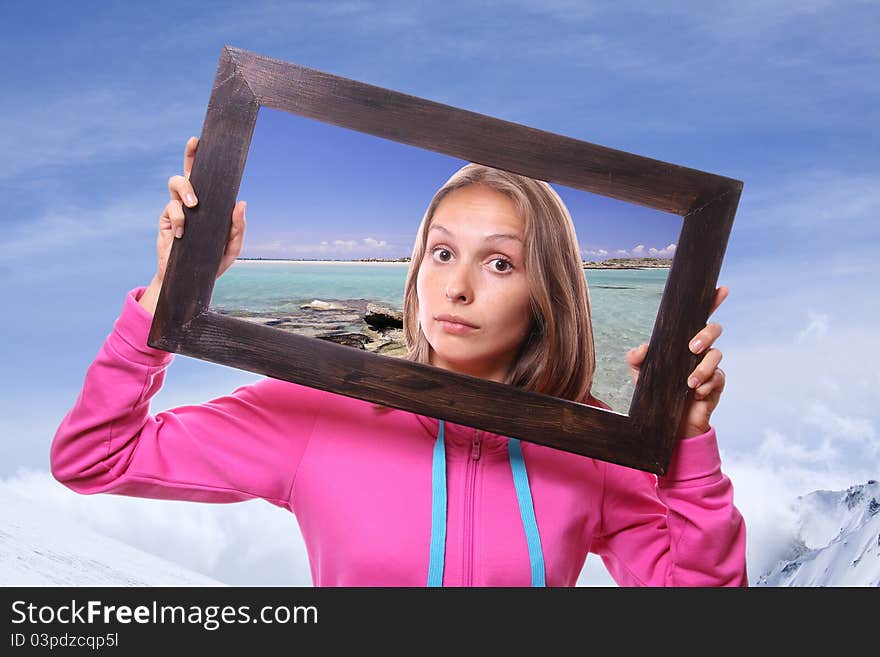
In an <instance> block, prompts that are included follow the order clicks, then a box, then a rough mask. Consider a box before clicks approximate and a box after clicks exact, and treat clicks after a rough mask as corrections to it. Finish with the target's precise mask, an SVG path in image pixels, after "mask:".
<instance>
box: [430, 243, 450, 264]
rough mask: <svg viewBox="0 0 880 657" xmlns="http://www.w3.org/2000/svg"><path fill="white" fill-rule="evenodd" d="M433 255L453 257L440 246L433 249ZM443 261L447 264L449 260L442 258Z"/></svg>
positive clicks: (447, 250)
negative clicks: (442, 254)
mask: <svg viewBox="0 0 880 657" xmlns="http://www.w3.org/2000/svg"><path fill="white" fill-rule="evenodd" d="M431 253H432V254H434V255H437V254H438V253H445V254H447V255H448V256H450V257H451V254H450V253H449V249H444V248H443V247H440V246H438V247H435V248H433V249H431ZM441 261H442V262H446V261H447V260H446V258H445V257H442V256H441Z"/></svg>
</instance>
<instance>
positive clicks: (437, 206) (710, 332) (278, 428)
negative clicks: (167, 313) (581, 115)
mask: <svg viewBox="0 0 880 657" xmlns="http://www.w3.org/2000/svg"><path fill="white" fill-rule="evenodd" d="M197 146H198V140H197V139H196V138H192V139H190V141H189V142H188V143H187V146H186V150H185V155H184V175H182V176H174V177H172V178H171V179H170V181H169V190H170V194H171V200H170V202H169V203H168V205H167V206H166V208H165V211H164V212H163V214H162V216H161V218H160V226H159V237H158V243H157V251H158V268H157V273H156V276H155V277H154V279H153V281H152V282H151V283H150V285H149V286H147V287H138V288H135V289H133V290H131V291H130V292H129V293H128V295H127V296H126V299H125V303H124V306H123V310H122V313H121V315H120V316H119V318H118V319H117V320H116V323H115V325H114V328H113V331H112V332H111V333H110V335H109V336H108V337H107V339H106V341H105V343H104V344H103V346H102V347H101V349H100V352H99V353H98V356H97V358H96V359H95V361H94V362H93V363H92V365H91V366H90V368H89V370H88V372H87V374H86V377H85V381H84V384H83V388H82V391H81V393H80V395H79V397H78V399H77V401H76V404H75V405H74V407H73V408H72V409H71V410H70V411H69V412H68V414H67V415H66V416H65V418H64V419H63V421H62V423H61V425H60V427H59V428H58V431H57V433H56V435H55V438H54V441H53V444H52V449H51V464H52V472H53V474H54V476H55V477H56V478H57V479H58V481H60V482H62V483H64V484H65V485H66V486H68V487H69V488H71V489H73V490H74V491H77V492H80V493H84V494H93V493H114V494H119V495H133V496H139V497H150V498H161V499H176V500H190V501H201V502H215V503H216V502H238V501H242V500H247V499H253V498H262V499H265V500H267V501H269V502H271V503H272V504H276V505H278V506H281V507H283V508H285V509H288V510H289V511H291V512H292V513H294V514H295V515H296V518H297V521H298V523H299V527H300V529H301V531H302V535H303V538H304V540H305V543H306V546H307V549H308V554H309V559H310V565H311V572H312V578H313V582H314V584H315V585H317V586H339V585H347V586H372V585H379V586H426V585H427V586H528V585H535V586H542V585H548V586H573V585H574V584H575V582H576V580H577V577H578V575H579V573H580V572H581V569H582V567H583V565H584V561H585V559H586V557H587V554H588V553H589V552H593V553H595V554H598V555H600V556H601V558H602V559H603V561H604V563H605V565H606V567H607V568H608V570H609V572H610V573H611V575H612V576H613V577H614V579H615V580H616V581H617V582H618V583H619V584H621V585H649V586H674V585H688V586H716V585H738V586H745V585H747V575H746V566H745V525H744V522H743V518H742V516H741V514H740V513H739V511H738V510H737V509H736V507H735V506H734V504H733V489H732V485H731V482H730V480H729V479H728V477H727V476H726V475H724V474H723V473H722V472H721V463H720V458H719V454H718V447H717V443H716V437H715V431H714V428H712V427H711V425H710V423H709V421H710V417H711V414H712V411H713V410H714V408H715V407H716V406H717V404H718V401H719V398H720V394H721V391H722V390H723V388H724V377H723V373H722V371H721V370H720V369H719V368H718V363H719V361H720V359H721V352H720V351H718V350H717V349H716V348H713V347H712V344H713V342H714V341H715V339H716V338H717V337H718V336H719V335H720V333H721V326H720V325H718V324H717V323H712V324H708V325H707V326H706V327H705V328H703V329H702V330H701V331H700V332H699V333H698V334H697V335H696V336H695V337H694V339H693V341H692V342H691V345H690V346H691V348H692V350H693V351H694V352H695V353H702V354H704V357H703V359H702V360H701V362H700V364H699V365H698V366H697V368H696V369H695V371H694V372H693V375H692V377H691V378H692V379H695V380H692V381H690V382H685V381H682V385H690V386H691V387H692V388H695V393H694V395H693V396H692V401H691V402H690V403H689V406H688V408H687V409H686V411H685V414H684V416H683V420H682V423H681V427H680V429H679V435H680V440H679V442H678V444H677V447H676V450H675V452H674V454H673V460H672V463H671V467H670V469H669V473H668V475H666V476H663V477H657V476H654V475H651V474H648V473H645V472H641V471H638V470H633V469H630V468H626V467H623V466H618V465H613V464H610V463H606V462H603V461H598V460H594V459H591V458H587V457H583V456H579V455H575V454H571V453H568V452H564V451H561V450H555V449H551V448H548V447H544V446H542V445H538V444H534V443H528V442H526V443H521V442H520V441H519V440H517V439H515V438H509V437H506V436H500V435H496V434H492V433H489V432H486V431H481V430H477V429H474V428H471V427H467V426H462V425H457V424H454V423H451V422H445V421H444V420H442V419H441V420H438V419H435V418H431V417H426V416H422V415H417V414H414V413H410V412H407V411H402V410H399V409H390V408H387V407H382V406H379V405H376V404H371V403H368V402H364V401H362V400H358V399H353V398H350V397H345V396H342V395H336V394H333V393H329V392H325V391H322V390H317V389H314V388H309V387H305V386H300V385H297V384H293V383H288V382H284V381H279V380H276V379H272V378H265V379H262V380H260V381H258V382H256V383H253V384H250V385H246V386H242V387H239V388H237V389H236V390H234V391H232V393H231V394H229V395H227V396H224V397H220V398H217V399H213V400H210V401H207V402H205V403H204V404H200V405H194V406H182V407H179V408H173V409H169V410H165V411H162V412H160V413H157V414H155V415H151V414H150V398H151V397H152V396H153V395H154V394H155V393H156V392H157V391H158V390H159V389H160V388H161V386H162V383H163V380H164V377H165V371H166V368H167V366H168V365H169V364H170V362H171V361H172V360H173V354H171V353H167V352H164V351H160V350H156V349H153V348H151V347H149V346H148V345H147V343H146V340H147V335H148V333H149V329H150V325H151V322H152V313H153V312H154V311H155V306H156V299H157V297H158V293H159V289H160V288H161V284H162V279H163V277H164V273H165V265H166V262H167V258H168V253H169V251H170V247H171V243H172V241H173V240H174V239H175V235H176V237H180V235H181V234H182V230H183V228H184V225H183V224H184V215H183V210H182V205H183V204H186V205H188V206H193V205H195V204H196V203H197V202H198V200H197V198H196V196H195V190H194V189H193V188H192V186H191V185H190V183H189V172H190V170H191V167H192V162H193V159H194V156H195V152H196V149H197ZM244 211H245V204H244V203H243V202H239V203H237V204H236V206H235V208H234V210H233V214H232V226H231V229H230V234H229V237H228V244H227V248H226V252H225V254H224V257H223V259H222V262H221V265H220V269H219V271H218V276H220V275H222V274H223V272H224V271H225V270H226V269H228V267H229V266H230V265H231V264H232V263H233V262H234V261H235V258H236V257H237V256H238V255H239V253H240V252H241V247H242V241H243V238H244V233H245V212H244ZM726 295H727V289H726V288H723V287H722V288H719V290H718V294H717V297H716V302H715V308H717V307H718V305H719V304H720V303H721V302H722V301H723V300H724V298H725V297H726ZM713 310H714V309H713ZM404 329H405V330H404V333H405V338H406V343H407V347H408V353H407V355H406V356H405V357H406V358H408V359H410V360H413V361H417V362H422V363H428V364H431V365H434V366H436V367H440V368H444V369H447V370H451V371H455V372H459V373H462V374H467V375H470V376H476V377H481V378H484V379H489V380H493V381H498V382H503V383H508V384H511V385H515V386H519V387H522V388H525V389H528V390H535V391H539V392H542V393H546V394H549V395H553V396H555V397H561V398H565V399H571V400H575V401H579V402H582V403H587V404H592V405H595V406H599V407H602V408H608V406H607V405H605V404H604V403H602V402H601V401H599V400H598V399H596V398H595V397H593V396H592V395H591V394H590V389H591V385H592V381H593V372H594V369H595V358H594V348H593V338H592V328H591V323H590V307H589V296H588V294H587V286H586V280H585V277H584V274H583V269H582V267H581V262H580V254H579V251H578V247H577V241H576V237H575V231H574V227H573V225H572V221H571V217H570V216H569V213H568V211H567V209H566V208H565V206H564V204H563V203H562V201H561V200H560V198H559V196H558V195H557V194H556V193H555V191H554V190H553V189H552V188H551V187H550V185H548V184H547V183H545V182H541V181H536V180H532V179H529V178H526V177H523V176H518V175H515V174H512V173H508V172H505V171H499V170H496V169H491V168H489V167H485V166H480V165H476V164H468V165H467V166H465V167H463V168H462V169H461V170H459V171H458V172H456V173H455V174H454V175H453V176H452V177H451V178H450V179H449V181H447V183H446V184H445V185H443V187H441V188H440V190H439V191H438V192H437V193H436V195H435V196H434V198H433V199H432V201H431V203H430V205H429V207H428V209H427V211H426V212H425V215H424V217H423V219H422V223H421V225H420V227H419V231H418V236H417V238H416V242H415V245H414V248H413V257H412V260H411V263H410V270H409V273H408V276H407V280H406V288H405V296H404ZM646 349H647V345H644V344H643V345H641V346H640V347H638V348H637V349H633V350H631V351H630V352H629V354H628V355H627V362H628V364H629V366H630V369H631V371H632V374H633V378H634V379H635V378H636V377H637V376H638V371H639V368H640V366H641V363H642V362H644V358H645V354H646Z"/></svg>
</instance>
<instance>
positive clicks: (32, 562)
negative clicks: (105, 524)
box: [0, 485, 223, 586]
mask: <svg viewBox="0 0 880 657" xmlns="http://www.w3.org/2000/svg"><path fill="white" fill-rule="evenodd" d="M162 585H167V586H222V585H223V584H222V583H221V582H218V581H217V580H215V579H211V578H210V577H206V576H204V575H200V574H199V573H196V572H194V571H191V570H188V569H186V568H184V567H182V566H179V565H177V564H174V563H171V562H170V561H166V560H165V559H161V558H159V557H156V556H153V555H151V554H148V553H147V552H143V551H141V550H138V549H136V548H133V547H131V546H130V545H126V544H125V543H122V542H120V541H117V540H115V539H112V538H109V537H107V536H102V535H101V534H99V533H97V532H94V531H92V530H89V529H86V528H83V527H81V526H79V525H77V524H76V523H74V522H73V521H71V520H69V519H68V518H66V517H65V516H64V515H62V514H61V513H60V512H58V511H53V510H52V509H50V508H47V507H44V506H41V505H38V504H35V503H33V502H31V501H29V500H28V499H26V498H24V497H22V496H21V495H17V494H16V493H14V492H13V491H12V490H10V488H9V487H7V486H3V485H0V586H162Z"/></svg>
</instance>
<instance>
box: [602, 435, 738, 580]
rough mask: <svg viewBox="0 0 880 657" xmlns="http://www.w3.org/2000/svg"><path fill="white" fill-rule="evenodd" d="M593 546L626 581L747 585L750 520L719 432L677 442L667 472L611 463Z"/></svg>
mask: <svg viewBox="0 0 880 657" xmlns="http://www.w3.org/2000/svg"><path fill="white" fill-rule="evenodd" d="M605 465H606V470H605V471H606V474H605V486H604V497H603V501H602V524H601V532H600V535H597V536H596V537H594V540H593V544H592V546H591V548H590V549H591V551H592V552H595V553H596V554H598V555H600V556H601V557H602V561H603V562H604V563H605V566H606V568H607V569H608V572H609V573H611V576H612V577H613V578H614V580H615V581H616V582H617V583H618V584H620V585H621V586H748V578H747V575H746V561H745V546H746V535H745V522H744V521H743V517H742V515H741V514H740V512H739V511H738V510H737V508H736V507H735V506H734V504H733V485H732V484H731V482H730V479H728V477H727V476H726V475H724V474H723V473H722V472H721V458H720V456H719V454H718V444H717V442H716V437H715V429H714V428H710V429H709V431H708V432H707V433H704V434H702V435H699V436H694V437H692V438H687V439H683V440H681V441H679V443H678V445H677V447H676V449H675V452H674V453H673V457H672V462H671V463H670V468H669V472H668V473H667V474H666V475H665V476H662V477H657V476H655V475H653V474H651V473H648V472H642V471H640V470H634V469H632V468H626V467H624V466H620V465H614V464H611V463H606V464H605Z"/></svg>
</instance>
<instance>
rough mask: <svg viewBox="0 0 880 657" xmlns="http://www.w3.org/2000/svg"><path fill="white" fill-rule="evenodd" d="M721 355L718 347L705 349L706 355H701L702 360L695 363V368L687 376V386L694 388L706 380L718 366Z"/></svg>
mask: <svg viewBox="0 0 880 657" xmlns="http://www.w3.org/2000/svg"><path fill="white" fill-rule="evenodd" d="M721 356H722V354H721V351H719V350H718V349H710V350H709V351H707V352H706V355H705V356H703V360H701V361H700V364H699V365H697V367H696V369H694V371H693V372H691V374H690V376H689V377H688V387H689V388H696V387H697V386H699V385H700V384H701V383H703V382H705V381H708V380H709V379H710V378H711V376H712V372H714V371H715V368H716V367H718V363H720V362H721Z"/></svg>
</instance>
